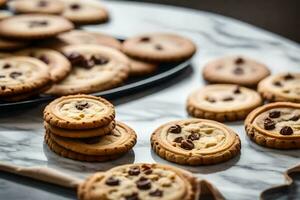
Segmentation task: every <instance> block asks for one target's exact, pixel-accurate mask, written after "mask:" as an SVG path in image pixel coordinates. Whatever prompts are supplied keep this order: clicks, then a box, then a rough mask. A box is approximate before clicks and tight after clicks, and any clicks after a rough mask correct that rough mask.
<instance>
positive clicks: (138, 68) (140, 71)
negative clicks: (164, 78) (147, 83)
mask: <svg viewBox="0 0 300 200" xmlns="http://www.w3.org/2000/svg"><path fill="white" fill-rule="evenodd" d="M129 60H130V76H145V75H150V74H153V73H154V72H155V71H156V70H157V68H158V64H157V63H150V62H144V61H141V60H136V59H134V58H129Z"/></svg>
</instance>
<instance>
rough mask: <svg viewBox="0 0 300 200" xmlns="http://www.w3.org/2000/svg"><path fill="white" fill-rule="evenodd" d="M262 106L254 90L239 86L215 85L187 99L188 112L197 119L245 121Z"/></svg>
mask: <svg viewBox="0 0 300 200" xmlns="http://www.w3.org/2000/svg"><path fill="white" fill-rule="evenodd" d="M261 104H262V98H261V97H260V95H259V94H258V93H257V92H256V91H254V90H251V89H248V88H245V87H240V86H238V85H231V84H215V85H207V86H205V87H203V88H201V89H198V90H196V91H194V92H193V93H191V94H190V95H189V97H188V99H187V111H188V113H189V114H190V115H191V116H193V117H197V118H205V119H212V120H217V121H236V120H241V119H244V118H245V117H246V116H247V114H248V113H249V112H250V111H252V110H253V109H254V108H256V107H258V106H260V105H261Z"/></svg>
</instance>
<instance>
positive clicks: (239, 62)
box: [234, 57, 245, 65]
mask: <svg viewBox="0 0 300 200" xmlns="http://www.w3.org/2000/svg"><path fill="white" fill-rule="evenodd" d="M234 62H235V64H237V65H241V64H243V63H245V60H244V59H243V58H240V57H239V58H237V59H235V61H234Z"/></svg>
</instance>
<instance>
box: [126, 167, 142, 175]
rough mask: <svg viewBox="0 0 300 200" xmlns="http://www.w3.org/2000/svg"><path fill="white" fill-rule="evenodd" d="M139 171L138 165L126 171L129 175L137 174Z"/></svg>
mask: <svg viewBox="0 0 300 200" xmlns="http://www.w3.org/2000/svg"><path fill="white" fill-rule="evenodd" d="M140 173H141V171H140V168H139V167H133V168H130V169H129V171H128V174H129V175H130V176H137V175H139V174H140Z"/></svg>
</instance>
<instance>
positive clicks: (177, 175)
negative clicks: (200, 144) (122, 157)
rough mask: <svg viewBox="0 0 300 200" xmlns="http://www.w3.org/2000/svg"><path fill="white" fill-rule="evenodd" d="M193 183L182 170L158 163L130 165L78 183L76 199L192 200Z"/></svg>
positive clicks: (188, 175) (195, 194)
mask: <svg viewBox="0 0 300 200" xmlns="http://www.w3.org/2000/svg"><path fill="white" fill-rule="evenodd" d="M197 185H198V184H197V180H196V179H195V178H194V177H193V175H192V174H191V173H189V172H187V171H184V170H182V169H178V168H175V167H171V166H167V165H161V164H145V163H140V164H130V165H123V166H119V167H114V168H112V169H110V170H108V171H106V172H104V173H102V172H99V173H96V174H94V175H92V176H91V177H89V178H88V179H87V181H85V182H84V183H82V184H81V185H80V187H79V189H78V198H79V199H80V200H92V199H107V200H108V199H109V200H119V199H124V200H130V199H135V200H137V199H168V200H193V199H196V196H197V195H198V193H199V188H198V186H197Z"/></svg>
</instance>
